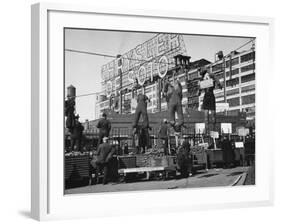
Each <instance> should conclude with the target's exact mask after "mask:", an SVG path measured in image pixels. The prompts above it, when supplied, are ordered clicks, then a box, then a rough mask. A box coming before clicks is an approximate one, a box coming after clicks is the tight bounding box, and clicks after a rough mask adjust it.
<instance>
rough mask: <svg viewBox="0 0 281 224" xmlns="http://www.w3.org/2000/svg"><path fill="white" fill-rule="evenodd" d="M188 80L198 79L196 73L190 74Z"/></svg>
mask: <svg viewBox="0 0 281 224" xmlns="http://www.w3.org/2000/svg"><path fill="white" fill-rule="evenodd" d="M188 76H189V80H192V79H196V78H198V71H195V72H192V73H190V74H189V75H188Z"/></svg>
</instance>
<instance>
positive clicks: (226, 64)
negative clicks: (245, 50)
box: [225, 57, 239, 68]
mask: <svg viewBox="0 0 281 224" xmlns="http://www.w3.org/2000/svg"><path fill="white" fill-rule="evenodd" d="M229 61H230V60H228V61H226V62H225V66H226V67H227V68H228V67H229ZM238 63H239V57H237V58H233V59H231V66H234V65H237V64H238Z"/></svg>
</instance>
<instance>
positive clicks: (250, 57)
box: [241, 52, 255, 63]
mask: <svg viewBox="0 0 281 224" xmlns="http://www.w3.org/2000/svg"><path fill="white" fill-rule="evenodd" d="M250 60H255V52H251V53H248V54H245V55H242V56H241V63H242V62H245V61H250Z"/></svg>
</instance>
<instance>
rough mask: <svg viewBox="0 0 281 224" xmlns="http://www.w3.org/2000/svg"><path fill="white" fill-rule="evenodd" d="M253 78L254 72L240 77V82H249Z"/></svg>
mask: <svg viewBox="0 0 281 224" xmlns="http://www.w3.org/2000/svg"><path fill="white" fill-rule="evenodd" d="M253 80H255V73H252V74H250V75H245V76H242V77H241V83H245V82H250V81H253Z"/></svg>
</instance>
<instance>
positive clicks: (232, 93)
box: [226, 88, 239, 96]
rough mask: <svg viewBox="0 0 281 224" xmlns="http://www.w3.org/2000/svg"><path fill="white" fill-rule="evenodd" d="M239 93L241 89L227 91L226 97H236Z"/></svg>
mask: <svg viewBox="0 0 281 224" xmlns="http://www.w3.org/2000/svg"><path fill="white" fill-rule="evenodd" d="M238 93H239V88H237V89H232V90H229V91H227V93H226V95H227V96H232V95H235V94H238Z"/></svg>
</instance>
